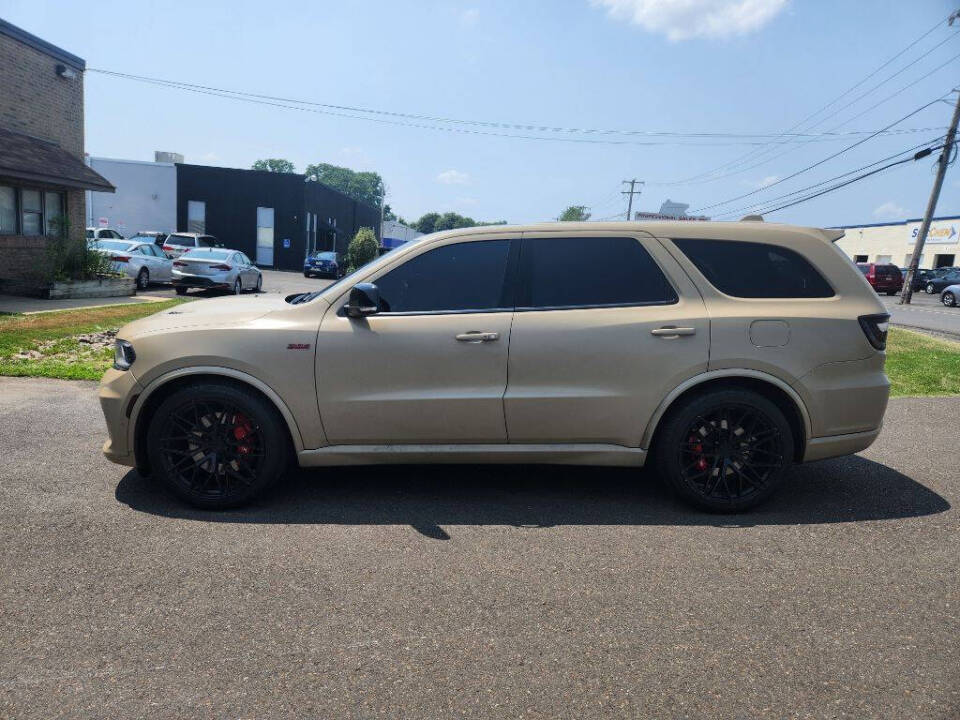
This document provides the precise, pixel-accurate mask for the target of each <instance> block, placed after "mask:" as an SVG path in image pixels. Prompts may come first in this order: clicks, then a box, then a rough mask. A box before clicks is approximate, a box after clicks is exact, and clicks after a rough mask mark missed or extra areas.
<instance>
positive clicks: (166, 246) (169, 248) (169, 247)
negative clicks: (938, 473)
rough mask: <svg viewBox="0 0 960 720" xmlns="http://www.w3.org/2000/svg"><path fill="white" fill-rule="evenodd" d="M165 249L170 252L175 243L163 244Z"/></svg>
mask: <svg viewBox="0 0 960 720" xmlns="http://www.w3.org/2000/svg"><path fill="white" fill-rule="evenodd" d="M163 249H164V250H166V251H168V252H169V251H171V250H173V245H164V246H163Z"/></svg>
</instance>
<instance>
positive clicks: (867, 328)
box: [857, 313, 890, 350]
mask: <svg viewBox="0 0 960 720" xmlns="http://www.w3.org/2000/svg"><path fill="white" fill-rule="evenodd" d="M857 320H859V321H860V327H862V328H863V334H864V335H866V336H867V340H869V341H870V344H871V345H873V346H874V347H875V348H876V349H877V350H886V349H887V330H888V329H889V328H890V316H889V315H887V314H886V313H881V314H879V315H861V316H860V317H858V318H857Z"/></svg>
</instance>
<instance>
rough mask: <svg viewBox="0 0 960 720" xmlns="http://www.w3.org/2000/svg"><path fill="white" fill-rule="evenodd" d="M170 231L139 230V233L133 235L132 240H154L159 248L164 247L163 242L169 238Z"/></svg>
mask: <svg viewBox="0 0 960 720" xmlns="http://www.w3.org/2000/svg"><path fill="white" fill-rule="evenodd" d="M167 235H169V233H165V232H160V231H158V230H138V231H137V234H136V235H134V236H132V237H131V238H130V240H140V241H142V242H152V243H153V244H154V245H156V246H157V247H159V248H161V249H162V248H163V243H164V241H165V240H166V239H167Z"/></svg>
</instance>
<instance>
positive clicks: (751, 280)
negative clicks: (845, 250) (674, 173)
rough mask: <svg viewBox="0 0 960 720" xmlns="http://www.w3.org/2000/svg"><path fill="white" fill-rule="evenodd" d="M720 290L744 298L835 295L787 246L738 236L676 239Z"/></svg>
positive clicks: (683, 250) (809, 266)
mask: <svg viewBox="0 0 960 720" xmlns="http://www.w3.org/2000/svg"><path fill="white" fill-rule="evenodd" d="M673 242H674V244H675V245H676V246H677V247H678V248H680V250H681V251H682V252H683V254H684V255H686V256H687V257H688V258H690V261H691V262H692V263H693V264H694V265H696V266H697V269H698V270H699V271H700V272H701V273H703V276H704V277H705V278H706V279H707V280H708V281H709V282H710V284H711V285H713V286H714V287H715V288H717V289H718V290H719V291H720V292H723V293H726V294H727V295H732V296H734V297H743V298H819V297H833V294H834V293H833V288H831V287H830V285H829V284H828V283H827V281H826V280H824V279H823V276H822V275H821V274H820V273H819V272H817V270H816V269H815V268H814V267H813V265H811V264H810V263H809V262H808V261H807V260H806V259H805V258H804V257H803V256H801V255H800V254H799V253H796V252H794V251H793V250H790V249H788V248H784V247H780V246H778V245H767V244H766V243H755V242H741V241H738V240H695V239H689V238H688V239H682V240H674V241H673Z"/></svg>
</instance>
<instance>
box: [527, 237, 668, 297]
mask: <svg viewBox="0 0 960 720" xmlns="http://www.w3.org/2000/svg"><path fill="white" fill-rule="evenodd" d="M520 278H521V283H520V292H519V294H520V297H519V298H518V300H517V307H518V309H519V308H525V309H541V310H542V309H562V308H581V307H604V306H623V305H652V304H666V303H673V302H676V301H677V294H676V292H675V291H674V289H673V287H672V286H671V285H670V283H669V282H668V281H667V278H666V277H665V276H664V274H663V271H662V270H661V269H660V267H659V266H658V265H657V263H656V262H655V261H654V259H653V258H652V257H651V256H650V253H648V252H647V250H646V249H645V248H644V247H643V245H641V244H640V241H639V240H637V239H636V238H631V237H580V236H576V237H556V238H553V237H548V238H524V239H523V248H522V250H521V251H520Z"/></svg>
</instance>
